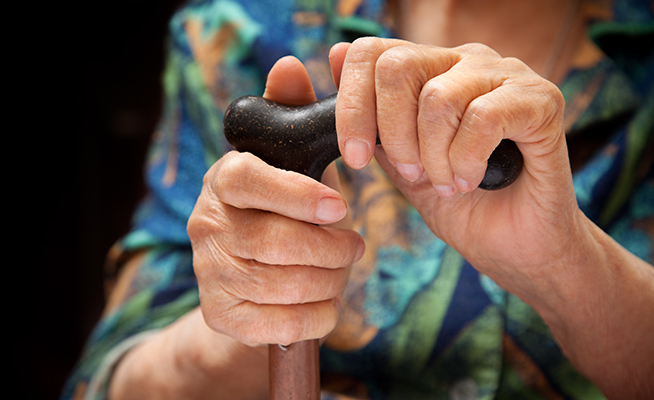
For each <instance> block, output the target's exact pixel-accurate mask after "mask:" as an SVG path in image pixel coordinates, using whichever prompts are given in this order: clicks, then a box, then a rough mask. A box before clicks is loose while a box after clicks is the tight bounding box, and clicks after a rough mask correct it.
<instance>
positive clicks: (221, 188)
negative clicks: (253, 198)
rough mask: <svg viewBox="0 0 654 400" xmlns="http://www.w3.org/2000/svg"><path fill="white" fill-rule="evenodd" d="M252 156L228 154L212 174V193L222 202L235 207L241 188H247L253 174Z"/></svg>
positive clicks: (247, 154)
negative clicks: (249, 178)
mask: <svg viewBox="0 0 654 400" xmlns="http://www.w3.org/2000/svg"><path fill="white" fill-rule="evenodd" d="M253 162H254V156H253V155H251V154H249V153H237V154H232V153H230V154H229V155H228V156H225V157H224V159H223V160H222V163H221V165H219V167H218V168H217V170H216V171H215V172H214V173H213V177H212V179H211V180H212V182H211V183H210V185H212V187H213V192H214V193H215V194H216V196H218V198H219V199H220V200H222V201H225V202H227V203H230V204H232V205H234V206H237V204H235V203H238V200H239V196H240V194H241V192H242V188H244V187H247V181H248V177H249V176H250V175H251V174H252V172H253Z"/></svg>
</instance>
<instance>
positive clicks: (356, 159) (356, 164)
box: [343, 139, 370, 169]
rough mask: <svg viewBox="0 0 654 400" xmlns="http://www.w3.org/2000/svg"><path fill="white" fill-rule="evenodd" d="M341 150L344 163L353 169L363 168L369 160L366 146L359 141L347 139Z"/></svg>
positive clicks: (368, 151)
mask: <svg viewBox="0 0 654 400" xmlns="http://www.w3.org/2000/svg"><path fill="white" fill-rule="evenodd" d="M343 150H344V151H343V153H344V154H343V156H344V158H345V161H347V163H348V164H349V165H350V167H352V168H355V169H359V168H363V167H365V166H366V163H367V162H368V158H370V150H369V149H368V144H366V143H365V142H363V141H361V140H359V139H348V140H347V141H346V142H345V148H344V149H343Z"/></svg>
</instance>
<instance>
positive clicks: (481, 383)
mask: <svg viewBox="0 0 654 400" xmlns="http://www.w3.org/2000/svg"><path fill="white" fill-rule="evenodd" d="M598 1H602V0H595V2H598ZM607 1H609V2H611V4H612V6H611V10H612V11H611V12H610V13H609V15H604V14H601V13H599V14H597V15H595V17H594V18H595V21H594V22H593V23H592V24H591V25H590V28H589V35H590V37H591V38H592V39H593V41H594V43H595V44H596V45H597V46H598V48H599V49H601V53H600V52H598V54H601V56H600V57H597V59H596V60H595V61H594V62H593V63H591V64H590V65H588V64H587V65H580V66H578V68H576V69H574V70H573V71H572V72H571V73H570V75H569V76H568V77H567V79H566V80H565V81H564V82H563V83H562V84H561V86H560V88H561V91H562V92H563V94H564V96H565V98H566V104H567V105H566V116H565V126H566V131H567V134H568V137H569V142H570V147H571V148H572V147H574V146H577V147H583V148H589V149H591V148H592V149H593V150H592V151H591V152H590V154H589V156H588V157H586V158H585V161H584V162H583V163H581V164H579V165H578V166H575V169H574V176H573V177H574V183H575V188H576V193H577V196H578V202H579V206H580V207H581V209H582V210H583V211H584V212H585V213H586V215H588V217H589V218H591V219H592V220H593V221H595V223H597V224H598V225H599V226H600V227H602V228H603V229H604V230H605V231H607V232H608V233H609V234H610V235H611V236H612V237H613V238H614V239H615V240H617V241H618V242H619V243H621V244H622V245H623V246H625V247H626V248H627V249H628V250H629V251H631V252H633V253H634V254H636V255H637V256H639V257H641V258H642V259H644V260H647V261H648V262H650V263H652V262H654V168H653V167H652V164H653V163H652V161H653V154H654V146H653V144H654V91H653V85H652V82H653V80H654V56H653V54H654V51H653V49H652V43H654V18H653V15H652V13H653V10H652V3H651V2H649V1H645V0H631V1H627V0H615V1H613V0H607ZM589 4H590V5H589V6H588V7H589V10H591V11H589V12H592V5H593V2H592V1H591V2H590V3H589ZM384 12H385V2H384V1H382V0H224V1H223V0H193V1H190V2H189V3H188V4H186V5H185V7H183V8H182V9H180V10H179V11H178V12H177V13H176V14H175V15H174V16H173V18H172V20H171V21H170V35H169V38H170V40H169V53H168V54H169V55H168V62H167V69H166V72H165V75H164V85H165V93H166V96H165V107H164V113H163V117H162V119H161V122H160V124H159V127H158V131H157V132H156V135H155V139H154V141H153V144H152V148H151V152H150V154H149V158H148V164H147V183H148V186H149V193H148V196H147V198H145V199H144V200H143V202H142V203H141V205H140V207H139V209H138V211H137V213H136V215H135V216H134V222H133V228H132V230H131V232H130V233H129V234H128V235H127V236H126V237H125V238H123V239H122V240H121V241H120V242H119V243H117V244H116V246H114V248H113V249H112V251H111V254H110V255H109V259H110V260H111V261H112V262H113V263H110V265H113V268H115V271H109V272H114V273H115V272H116V271H117V270H118V269H121V273H122V274H123V275H124V276H123V279H121V281H120V284H118V285H116V286H115V288H114V290H113V292H112V294H111V297H110V298H109V301H108V305H107V310H106V312H105V313H104V315H103V317H102V319H101V320H100V321H99V322H98V324H97V326H96V328H95V330H94V331H93V333H92V335H91V337H90V338H89V339H88V343H87V346H86V348H85V351H84V353H83V355H82V357H81V359H80V360H79V363H78V365H77V367H76V368H75V369H74V371H72V373H71V376H70V378H69V380H68V382H67V384H66V386H65V387H64V390H63V393H62V399H68V398H75V399H78V398H89V399H101V398H105V397H106V386H107V385H106V384H107V382H108V380H109V379H110V377H111V371H112V368H113V366H114V365H115V363H116V362H117V360H119V359H120V357H121V355H122V354H124V353H125V352H126V351H128V349H129V348H130V347H131V346H133V345H134V344H136V343H139V342H140V341H142V340H145V339H146V338H147V337H148V336H149V335H150V334H151V332H156V330H158V329H161V328H162V327H164V326H166V325H168V324H170V323H172V322H173V321H175V320H176V319H177V318H179V317H180V316H181V315H183V314H185V313H186V312H188V311H190V310H191V309H193V308H195V307H197V306H198V305H199V299H198V288H197V281H196V279H195V276H194V273H193V267H192V251H191V247H190V241H189V238H188V235H187V233H186V223H187V220H188V218H189V216H190V214H191V211H192V210H193V207H194V204H195V201H196V199H197V197H198V196H199V194H200V189H201V186H202V178H203V175H204V173H205V172H206V170H207V169H208V168H209V166H211V165H212V163H214V162H215V161H216V160H218V159H219V158H220V157H221V156H222V154H224V153H225V152H227V151H229V150H230V149H231V147H230V145H229V144H228V143H227V142H226V141H225V139H224V137H223V135H222V131H221V125H222V117H223V114H224V112H225V109H226V107H227V106H228V105H229V103H230V102H231V101H232V100H234V99H236V98H237V97H240V96H242V95H246V94H258V95H260V94H262V93H263V87H264V86H263V85H264V82H265V77H266V74H267V72H268V71H269V69H270V68H271V67H272V65H273V63H274V62H275V61H276V60H277V59H279V58H280V57H282V56H285V55H288V54H293V55H295V56H296V57H298V58H299V59H300V60H302V61H303V62H304V64H305V65H306V67H307V69H308V71H309V74H310V76H311V79H312V82H313V84H314V86H315V89H316V92H317V95H318V97H319V98H320V97H323V96H326V95H328V94H331V93H334V92H335V90H336V89H335V87H334V84H333V82H332V79H331V73H330V69H329V64H328V59H327V54H328V51H329V49H330V47H331V45H332V44H334V43H336V42H339V41H351V40H353V39H355V38H357V37H360V36H368V35H377V36H391V35H392V34H391V31H390V29H389V28H388V27H387V26H386V25H385V23H384V21H385V20H384ZM591 145H592V146H593V147H589V146H591ZM339 171H340V173H341V179H342V180H343V182H344V187H345V196H346V198H347V200H348V204H349V208H350V211H351V213H352V215H353V218H354V225H355V229H356V230H357V231H358V232H359V233H360V234H361V235H362V236H363V238H364V239H365V241H366V245H367V247H366V253H365V255H364V257H363V258H362V260H361V261H360V262H358V263H357V264H356V265H355V266H354V268H353V272H352V274H351V277H350V281H349V283H348V286H347V288H346V292H345V295H344V300H343V310H342V314H341V319H340V320H339V325H338V327H337V328H336V330H335V331H334V332H333V333H332V334H331V335H330V336H329V338H328V339H327V341H326V343H325V344H324V345H323V346H322V348H321V359H320V360H321V373H322V382H323V387H324V391H323V397H324V398H325V399H346V398H356V399H423V398H424V399H427V398H429V399H599V398H603V396H602V394H601V393H600V392H599V390H598V389H597V388H596V387H595V386H594V385H593V384H592V383H591V382H589V381H588V380H587V379H586V378H584V377H583V376H582V375H581V374H579V373H578V372H577V371H575V369H574V367H573V366H572V365H571V363H570V362H569V361H568V360H567V359H566V357H565V356H564V355H563V354H562V353H561V351H560V349H559V347H558V346H557V344H556V342H555V341H554V339H553V338H552V335H551V333H550V331H549V329H548V327H547V326H546V325H545V324H544V322H543V321H542V320H541V318H540V317H539V316H538V315H537V314H536V313H535V312H534V311H533V309H531V308H530V307H529V306H527V305H526V304H525V303H523V302H522V301H521V300H520V299H518V298H517V297H516V296H513V295H511V294H509V293H507V292H505V291H504V290H502V289H501V288H500V287H499V286H497V285H496V284H495V283H494V282H493V281H492V280H491V279H489V278H488V277H486V276H484V275H482V274H480V273H479V272H477V271H476V270H475V269H474V268H473V266H472V265H470V263H468V262H467V261H466V260H465V259H463V258H462V257H461V256H460V255H459V254H458V253H457V252H456V251H455V250H453V249H452V248H450V247H448V246H447V245H446V244H445V243H443V242H442V241H441V240H439V239H438V238H437V237H435V236H434V235H433V233H432V232H431V231H430V230H429V229H428V228H427V226H426V225H425V223H424V222H423V221H422V219H421V218H420V216H419V214H418V213H417V212H416V210H415V209H414V208H413V207H412V206H411V205H410V204H409V203H408V202H407V201H406V199H405V198H404V197H403V196H402V195H401V193H400V192H399V191H398V190H397V189H396V188H395V187H394V186H393V185H392V184H391V182H390V181H389V180H388V179H387V178H386V176H385V175H384V173H383V172H382V171H381V169H380V168H379V167H378V166H377V165H376V164H374V162H373V163H372V164H371V165H370V166H368V167H367V168H365V169H363V170H358V171H355V170H351V169H349V168H347V167H346V166H345V165H344V164H342V163H341V164H339ZM123 265H125V266H124V267H122V266H123Z"/></svg>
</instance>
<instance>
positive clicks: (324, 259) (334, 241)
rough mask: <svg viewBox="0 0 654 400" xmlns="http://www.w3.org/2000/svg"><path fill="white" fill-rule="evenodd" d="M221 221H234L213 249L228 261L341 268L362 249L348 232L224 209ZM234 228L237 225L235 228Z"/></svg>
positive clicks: (251, 212)
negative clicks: (220, 251)
mask: <svg viewBox="0 0 654 400" xmlns="http://www.w3.org/2000/svg"><path fill="white" fill-rule="evenodd" d="M224 213H225V215H224V217H225V219H226V220H227V221H236V223H235V224H234V226H228V227H226V228H225V229H224V231H225V232H224V233H228V234H223V232H218V233H217V235H218V236H219V237H220V240H217V239H216V240H214V243H215V245H214V246H215V247H217V248H220V249H222V250H223V251H224V252H225V253H226V254H227V255H229V256H230V257H238V258H241V259H247V260H256V261H258V262H261V263H264V264H269V265H311V266H317V267H321V268H327V269H335V268H343V267H347V266H349V265H351V264H352V263H354V262H356V261H357V260H358V259H359V258H360V257H361V256H362V255H363V250H364V248H365V245H364V243H363V240H362V239H361V237H360V236H359V234H358V233H356V232H355V231H352V230H349V229H335V228H328V227H319V226H316V225H311V224H306V223H303V222H300V221H296V220H293V219H289V218H286V217H282V216H280V215H278V214H273V213H267V212H263V211H259V210H239V209H235V208H233V207H229V206H225V210H224ZM236 224H238V225H236Z"/></svg>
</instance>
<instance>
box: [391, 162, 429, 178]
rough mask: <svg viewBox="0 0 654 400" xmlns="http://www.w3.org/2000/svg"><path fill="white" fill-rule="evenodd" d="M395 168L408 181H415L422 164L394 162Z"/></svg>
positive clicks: (420, 172) (420, 171) (419, 173)
mask: <svg viewBox="0 0 654 400" xmlns="http://www.w3.org/2000/svg"><path fill="white" fill-rule="evenodd" d="M395 169H397V172H399V173H400V175H402V176H403V177H404V179H406V180H407V181H409V182H415V181H417V180H418V178H420V175H422V171H423V170H422V166H421V165H420V164H401V163H397V164H395Z"/></svg>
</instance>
